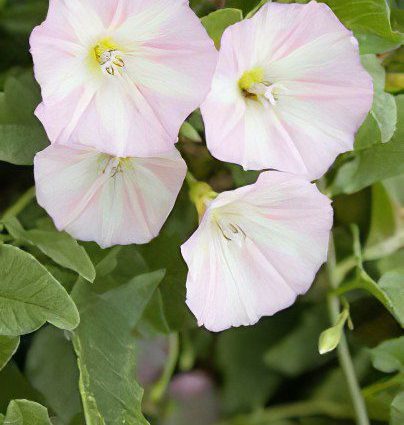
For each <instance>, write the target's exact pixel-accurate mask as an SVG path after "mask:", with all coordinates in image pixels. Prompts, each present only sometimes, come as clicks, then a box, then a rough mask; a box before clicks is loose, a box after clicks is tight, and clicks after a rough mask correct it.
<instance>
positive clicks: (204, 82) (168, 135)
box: [30, 0, 217, 156]
mask: <svg viewBox="0 0 404 425" xmlns="http://www.w3.org/2000/svg"><path fill="white" fill-rule="evenodd" d="M30 44H31V53H32V56H33V59H34V69H35V76H36V79H37V80H38V82H39V84H40V86H41V89H42V97H43V102H42V103H41V104H40V106H39V107H38V109H37V111H36V114H37V116H38V118H39V119H40V120H41V121H42V123H43V124H44V126H45V129H46V131H47V133H48V136H49V138H50V140H51V141H52V142H56V143H58V144H68V143H80V141H82V140H86V144H88V145H91V146H92V147H94V148H96V149H98V150H100V151H102V152H106V153H109V154H111V155H114V156H149V155H154V154H156V153H160V152H166V151H167V150H169V148H171V147H172V146H173V144H174V143H175V142H176V140H177V136H178V130H179V128H180V126H181V124H182V123H183V121H184V120H185V118H186V117H187V116H188V115H189V114H190V113H191V112H192V111H193V110H194V109H195V108H197V107H199V105H200V103H201V102H202V101H203V100H204V98H205V97H206V94H207V92H208V91H209V85H210V82H211V78H212V75H213V72H214V68H215V65H216V62H217V51H216V49H215V47H214V45H213V42H212V41H211V40H210V38H209V37H208V35H207V33H206V31H205V29H204V28H203V26H202V24H201V23H200V21H199V19H198V18H197V16H196V15H195V14H194V13H193V11H192V10H191V9H190V7H189V6H188V1H186V0H147V1H146V0H50V4H49V12H48V16H47V18H46V20H45V22H44V23H42V25H40V26H38V27H36V28H35V29H34V31H33V33H32V35H31V39H30Z"/></svg>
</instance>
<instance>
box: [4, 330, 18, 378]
mask: <svg viewBox="0 0 404 425" xmlns="http://www.w3.org/2000/svg"><path fill="white" fill-rule="evenodd" d="M19 345H20V338H19V337H10V336H3V335H0V370H2V369H3V367H4V366H5V365H6V364H7V363H8V362H9V360H10V359H11V357H13V355H14V354H15V352H16V351H17V348H18V346H19Z"/></svg>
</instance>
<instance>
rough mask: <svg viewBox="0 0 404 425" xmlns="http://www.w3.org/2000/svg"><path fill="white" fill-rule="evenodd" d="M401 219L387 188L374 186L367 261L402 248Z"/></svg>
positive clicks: (367, 243)
mask: <svg viewBox="0 0 404 425" xmlns="http://www.w3.org/2000/svg"><path fill="white" fill-rule="evenodd" d="M399 219H400V214H399V210H398V208H397V207H396V205H395V204H394V203H393V201H392V199H391V198H390V196H389V193H388V191H387V190H386V188H385V186H384V185H383V184H382V183H377V184H375V185H373V186H372V208H371V221H370V230H369V235H368V238H367V240H366V245H365V250H364V258H365V259H366V260H374V259H378V258H381V257H385V256H386V255H389V254H392V253H393V252H395V251H396V250H397V249H399V248H400V245H401V241H403V242H404V234H402V233H403V231H402V229H401V226H399Z"/></svg>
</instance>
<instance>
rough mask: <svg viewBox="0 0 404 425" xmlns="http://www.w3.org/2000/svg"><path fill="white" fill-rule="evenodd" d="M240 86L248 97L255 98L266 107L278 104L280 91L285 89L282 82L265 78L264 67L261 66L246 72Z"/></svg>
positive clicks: (239, 82) (239, 83)
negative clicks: (272, 81) (274, 81)
mask: <svg viewBox="0 0 404 425" xmlns="http://www.w3.org/2000/svg"><path fill="white" fill-rule="evenodd" d="M238 86H239V88H240V91H241V93H242V95H243V96H244V97H245V98H246V99H250V100H255V101H257V102H259V103H261V105H263V106H264V107H265V108H267V107H269V106H271V105H272V106H274V105H276V103H277V101H278V100H279V95H280V93H281V92H284V91H285V88H284V87H283V86H282V85H281V84H279V83H275V84H272V83H271V82H269V81H267V80H265V75H264V69H263V68H260V67H257V68H253V69H251V70H249V71H246V72H244V74H243V75H242V76H241V78H240V79H239V81H238Z"/></svg>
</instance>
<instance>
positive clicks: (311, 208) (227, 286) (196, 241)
mask: <svg viewBox="0 0 404 425" xmlns="http://www.w3.org/2000/svg"><path fill="white" fill-rule="evenodd" d="M332 217H333V213H332V208H331V205H330V200H329V199H328V198H327V197H326V196H324V195H322V194H321V193H320V192H319V191H318V190H317V188H316V186H315V185H313V184H311V183H309V182H307V181H306V180H305V179H303V178H300V177H297V176H294V175H291V174H287V173H281V172H276V171H268V172H265V173H263V174H261V176H260V177H259V179H258V181H257V183H255V184H254V185H251V186H246V187H243V188H241V189H237V190H235V191H232V192H224V193H222V194H220V195H218V197H217V198H216V199H215V200H213V201H211V202H210V204H209V205H208V208H207V210H206V212H205V214H204V216H203V218H202V221H201V223H200V226H199V229H198V230H197V231H196V232H195V233H194V234H193V235H192V236H191V238H190V239H189V240H188V241H187V242H186V243H185V244H184V245H183V246H182V248H181V249H182V255H183V257H184V259H185V261H186V263H187V265H188V268H189V273H188V279H187V304H188V306H189V308H190V309H191V311H192V312H193V313H194V315H195V316H196V318H197V319H198V323H199V325H205V327H206V328H208V329H210V330H212V331H221V330H224V329H227V328H229V327H231V326H240V325H252V324H254V323H256V322H257V321H258V320H259V319H260V317H262V316H270V315H273V314H274V313H276V312H278V311H279V310H282V309H285V308H286V307H289V306H290V305H291V304H293V302H294V301H295V299H296V297H297V295H300V294H304V293H305V292H306V291H307V290H308V289H309V288H310V286H311V284H312V282H313V280H314V277H315V274H316V273H317V271H318V269H319V267H320V266H321V264H323V262H324V261H325V260H326V257H327V248H328V240H329V234H330V229H331V226H332Z"/></svg>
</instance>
